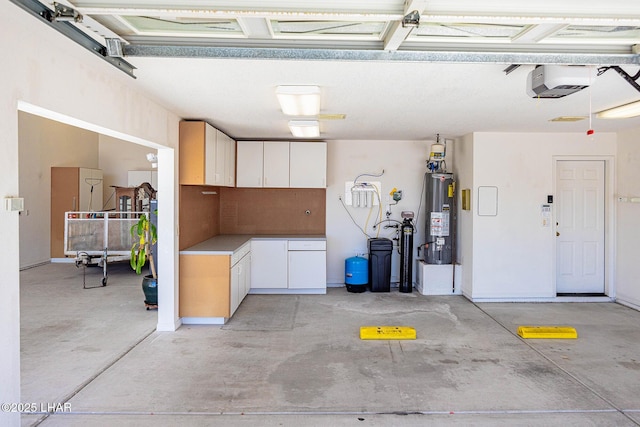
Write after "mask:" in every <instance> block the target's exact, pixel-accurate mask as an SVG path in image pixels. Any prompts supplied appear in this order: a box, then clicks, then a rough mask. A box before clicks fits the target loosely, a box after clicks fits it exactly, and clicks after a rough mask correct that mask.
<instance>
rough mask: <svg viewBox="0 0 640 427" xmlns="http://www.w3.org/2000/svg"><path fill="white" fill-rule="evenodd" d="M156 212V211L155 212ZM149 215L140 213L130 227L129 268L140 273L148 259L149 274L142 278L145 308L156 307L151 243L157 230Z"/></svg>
mask: <svg viewBox="0 0 640 427" xmlns="http://www.w3.org/2000/svg"><path fill="white" fill-rule="evenodd" d="M156 214H157V213H156ZM150 217H151V215H150V214H149V213H146V214H144V215H140V219H138V222H137V223H136V224H134V225H133V226H132V227H131V238H132V240H133V245H132V246H131V268H133V269H134V270H135V272H136V273H137V274H142V267H144V264H145V263H146V261H147V260H149V270H150V271H151V274H149V275H146V276H144V277H143V278H142V291H143V292H144V297H145V301H144V303H145V305H146V307H147V310H149V309H150V308H157V307H158V275H157V273H156V266H155V263H154V262H153V244H154V243H156V241H157V240H158V231H157V229H156V226H155V225H154V224H153V223H152V222H151V219H150Z"/></svg>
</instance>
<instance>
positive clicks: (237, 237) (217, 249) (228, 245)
mask: <svg viewBox="0 0 640 427" xmlns="http://www.w3.org/2000/svg"><path fill="white" fill-rule="evenodd" d="M326 238H327V237H326V236H325V235H318V234H309V235H291V234H266V235H265V234H261V235H251V234H221V235H219V236H216V237H212V238H211V239H208V240H205V241H204V242H200V243H198V244H196V245H193V246H191V247H188V248H186V249H184V250H182V251H180V255H232V254H233V253H234V252H235V251H236V250H238V249H240V248H241V247H242V246H244V244H245V243H248V242H249V241H250V240H252V239H253V240H326Z"/></svg>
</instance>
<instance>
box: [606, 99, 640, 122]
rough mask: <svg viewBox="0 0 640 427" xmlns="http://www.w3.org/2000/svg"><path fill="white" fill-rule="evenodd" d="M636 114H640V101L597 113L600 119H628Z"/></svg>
mask: <svg viewBox="0 0 640 427" xmlns="http://www.w3.org/2000/svg"><path fill="white" fill-rule="evenodd" d="M636 116H640V101H636V102H632V103H630V104H625V105H621V106H619V107H614V108H609V109H608V110H603V111H600V112H599V113H596V117H598V118H599V119H628V118H630V117H636Z"/></svg>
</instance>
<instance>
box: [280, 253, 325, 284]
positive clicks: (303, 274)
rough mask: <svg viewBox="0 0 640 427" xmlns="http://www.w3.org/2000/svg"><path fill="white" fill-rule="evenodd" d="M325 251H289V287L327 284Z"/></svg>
mask: <svg viewBox="0 0 640 427" xmlns="http://www.w3.org/2000/svg"><path fill="white" fill-rule="evenodd" d="M326 254H327V252H326V251H289V289H317V288H325V287H326V286H327V267H326V264H327V257H326Z"/></svg>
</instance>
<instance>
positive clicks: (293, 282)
mask: <svg viewBox="0 0 640 427" xmlns="http://www.w3.org/2000/svg"><path fill="white" fill-rule="evenodd" d="M326 254H327V252H326V241H325V240H297V239H296V240H253V241H252V243H251V293H274V294H277V293H316V294H324V293H326V288H327V279H326V277H327V272H326V269H327V257H326Z"/></svg>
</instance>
